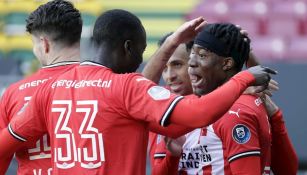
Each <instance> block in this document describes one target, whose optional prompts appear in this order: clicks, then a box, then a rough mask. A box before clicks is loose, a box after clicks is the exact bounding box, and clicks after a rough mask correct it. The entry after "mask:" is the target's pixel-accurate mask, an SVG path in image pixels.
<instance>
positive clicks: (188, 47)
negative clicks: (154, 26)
mask: <svg viewBox="0 0 307 175" xmlns="http://www.w3.org/2000/svg"><path fill="white" fill-rule="evenodd" d="M173 33H174V32H170V33H167V34H166V35H164V36H163V37H162V38H161V39H160V40H159V41H158V46H159V47H161V46H162V44H163V43H164V42H165V40H166V38H167V37H169V36H171V35H172V34H173ZM184 44H185V47H186V50H187V52H190V51H191V49H192V47H193V44H194V41H193V40H191V41H189V42H187V43H184Z"/></svg>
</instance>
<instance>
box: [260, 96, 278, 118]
mask: <svg viewBox="0 0 307 175" xmlns="http://www.w3.org/2000/svg"><path fill="white" fill-rule="evenodd" d="M261 100H262V101H263V103H264V105H265V108H266V111H267V113H268V116H269V117H272V116H273V115H274V114H275V113H276V112H277V111H278V110H279V107H278V106H277V105H276V104H275V103H274V102H273V100H272V99H271V98H270V97H269V96H268V95H263V96H262V97H261Z"/></svg>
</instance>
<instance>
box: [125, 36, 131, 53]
mask: <svg viewBox="0 0 307 175" xmlns="http://www.w3.org/2000/svg"><path fill="white" fill-rule="evenodd" d="M124 48H125V53H126V54H129V55H130V56H131V40H126V41H125V43H124Z"/></svg>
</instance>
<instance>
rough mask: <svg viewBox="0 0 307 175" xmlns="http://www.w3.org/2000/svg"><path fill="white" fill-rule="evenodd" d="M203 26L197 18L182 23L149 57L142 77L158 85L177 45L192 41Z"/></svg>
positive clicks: (203, 22)
mask: <svg viewBox="0 0 307 175" xmlns="http://www.w3.org/2000/svg"><path fill="white" fill-rule="evenodd" d="M204 25H205V21H204V19H203V18H201V17H199V18H196V19H193V20H191V21H188V22H186V23H184V24H183V25H181V26H180V27H179V28H178V29H177V30H176V31H175V32H174V33H173V34H172V35H171V36H169V37H167V39H166V40H165V42H164V43H163V44H162V46H161V47H160V48H159V49H158V50H157V51H156V52H155V53H154V55H152V56H151V58H150V60H149V61H148V63H147V64H146V65H145V67H144V69H143V72H142V74H143V75H144V77H146V78H148V79H149V80H152V81H153V82H155V83H158V82H159V80H160V77H161V75H162V72H163V69H164V66H165V65H166V63H167V61H168V60H169V58H170V57H171V56H172V54H173V53H174V51H175V50H176V48H177V47H178V46H179V44H181V43H184V42H188V41H191V40H193V38H194V37H195V36H196V34H197V33H198V32H199V31H200V30H201V29H202V27H203V26H204Z"/></svg>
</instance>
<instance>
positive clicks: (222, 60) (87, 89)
mask: <svg viewBox="0 0 307 175" xmlns="http://www.w3.org/2000/svg"><path fill="white" fill-rule="evenodd" d="M26 27H27V31H28V32H29V33H30V34H31V36H32V40H33V52H34V54H35V56H36V57H37V58H38V60H39V61H40V62H41V64H42V66H43V67H42V68H41V69H40V70H38V72H36V73H35V74H33V75H32V76H30V77H28V78H26V79H24V80H21V81H19V82H17V83H15V84H13V85H11V86H10V87H9V88H8V89H7V90H6V92H5V93H4V95H3V97H2V99H1V103H0V115H1V116H0V129H1V132H0V157H1V158H0V164H1V167H0V173H1V174H4V173H5V172H6V170H7V167H8V165H9V163H10V161H11V159H12V157H13V155H14V153H15V156H16V159H17V161H18V164H19V166H18V174H112V175H113V174H127V175H128V174H135V175H138V174H140V175H143V174H145V168H146V152H147V143H148V132H149V131H152V132H156V133H158V134H162V135H166V136H168V137H166V139H162V140H161V137H160V136H155V135H154V134H153V136H154V137H151V138H153V139H155V137H156V140H155V141H152V140H153V139H151V142H150V147H151V151H150V152H151V154H150V155H151V156H153V157H152V160H153V161H152V162H151V163H152V165H153V167H152V168H153V172H152V173H153V174H155V173H156V174H163V173H164V174H171V173H173V174H178V173H181V174H200V173H211V174H263V173H266V174H269V171H270V166H271V167H272V171H273V172H274V173H275V174H282V173H285V174H289V173H290V174H293V173H295V172H296V170H297V158H296V154H295V152H294V150H293V147H292V145H291V142H290V141H289V138H288V135H287V132H286V129H285V125H284V122H283V119H282V113H281V111H280V110H279V109H278V107H277V106H276V105H275V104H274V103H273V102H272V101H271V100H270V99H269V97H267V96H265V94H263V93H261V92H260V91H263V90H265V89H266V88H267V87H268V86H269V87H273V89H274V88H276V87H275V86H276V84H275V83H274V82H273V83H271V85H269V81H270V74H275V71H273V70H271V69H269V68H267V67H262V66H255V67H251V68H248V69H247V70H245V71H241V69H242V67H243V65H244V64H245V63H247V59H248V56H249V54H250V46H249V43H250V41H249V38H248V37H247V36H246V34H242V33H241V32H240V29H239V28H237V27H236V26H234V25H232V24H219V23H216V24H208V23H207V22H206V21H205V20H204V19H203V18H202V17H199V18H197V19H194V20H191V21H188V22H186V23H184V24H183V25H182V26H180V27H179V28H178V29H177V30H176V31H175V32H174V33H173V34H172V35H170V36H169V37H167V39H166V40H165V42H164V43H163V44H162V45H161V47H160V48H159V49H158V50H157V52H156V53H155V54H154V55H153V56H152V58H151V60H150V61H149V63H148V64H147V66H146V67H145V69H144V71H143V75H141V74H138V73H134V72H135V71H136V69H137V68H138V67H139V65H140V64H141V63H142V61H143V58H142V55H143V52H144V50H145V48H146V32H145V29H144V27H143V26H142V24H141V21H140V20H139V19H138V18H137V17H136V16H135V15H133V14H131V13H130V12H127V11H124V10H118V9H117V10H109V11H106V12H104V13H103V14H102V15H100V16H99V17H98V18H97V20H96V22H95V26H94V29H93V36H92V39H91V41H92V47H91V50H90V51H88V52H90V53H92V55H91V57H88V58H80V37H81V31H82V19H81V15H80V12H79V11H78V10H77V9H75V8H74V7H73V5H72V4H71V3H70V2H67V1H63V0H54V1H50V2H48V3H46V4H43V5H41V6H40V7H39V8H38V9H36V10H35V11H34V12H32V13H31V14H30V16H29V17H28V19H27V26H26ZM191 40H194V44H193V47H192V48H191V49H189V50H188V51H187V53H186V54H187V55H189V54H190V59H189V61H188V59H187V60H185V61H186V62H185V65H184V66H185V67H184V69H182V71H183V72H182V74H184V76H185V80H184V81H185V82H181V80H179V81H177V80H176V77H175V78H172V79H174V80H176V81H174V80H169V84H168V87H161V86H158V85H156V83H157V82H158V79H160V76H161V74H168V73H169V72H170V71H171V70H169V69H168V66H169V65H170V64H169V62H170V61H171V60H172V57H171V56H172V54H173V53H174V54H175V53H176V52H177V50H178V49H180V47H182V45H181V43H185V42H188V41H191ZM169 58H171V59H170V60H169ZM79 61H80V64H79ZM187 62H188V63H187ZM187 65H188V66H187ZM172 66H173V67H174V68H180V66H182V65H180V64H178V62H177V63H174V64H172ZM187 67H189V68H187ZM188 69H189V71H188ZM187 72H188V73H189V76H188V73H187ZM169 74H170V73H169ZM169 76H170V75H169ZM186 78H189V80H187V79H186ZM169 79H171V78H169ZM37 80H41V81H42V82H44V83H42V84H39V85H37V84H33V85H32V84H31V82H34V81H37ZM190 81H191V83H190ZM73 82H75V83H77V82H78V83H81V82H83V85H82V86H81V85H80V86H79V85H78V86H76V84H74V85H72V84H70V85H68V84H67V83H73ZM99 82H100V83H101V85H99ZM102 82H106V84H105V85H102ZM167 82H168V81H167ZM26 83H30V84H31V86H28V88H23V89H20V88H19V87H20V86H22V85H24V84H26ZM183 83H187V84H185V85H187V86H186V87H183V88H182V87H181V85H182V84H183ZM249 86H258V87H254V88H251V89H249V90H247V91H245V90H246V88H248V87H249ZM186 88H187V89H186ZM183 89H184V90H183ZM192 89H193V92H192ZM269 90H270V89H269ZM171 91H172V92H171ZM244 91H245V95H242V93H243V92H244ZM254 91H255V92H254ZM266 91H268V90H266ZM173 92H175V93H177V94H174V93H173ZM183 92H184V93H183ZM250 92H253V93H254V94H256V92H259V93H258V95H262V96H261V98H262V99H260V98H258V97H256V95H247V94H248V93H250ZM192 93H194V94H195V95H189V94H192ZM268 93H269V92H268ZM182 95H189V96H182ZM265 107H266V108H265ZM266 109H267V112H266ZM223 115H225V116H223ZM268 116H269V117H268ZM269 120H270V121H269ZM195 128H200V129H195ZM194 129H195V130H194ZM188 132H189V133H188ZM187 133H188V134H187ZM184 134H187V135H186V138H185V137H183V136H182V137H180V138H179V139H177V140H173V139H170V138H169V137H174V138H175V137H178V136H181V135H184ZM151 135H152V134H151ZM271 137H272V138H271ZM164 140H165V141H166V147H165V146H163V145H162V144H160V143H163V142H164ZM180 142H181V143H180ZM183 142H185V143H184V145H183V146H182V143H183ZM161 145H162V146H161ZM166 148H167V149H168V150H166ZM159 149H161V151H163V152H161V155H162V156H160V157H155V154H156V153H159V152H158V151H159ZM286 149H287V153H288V154H286V155H285V154H283V156H286V157H287V158H285V157H284V159H280V160H278V155H279V153H280V152H283V153H284V151H283V150H286ZM180 155H181V158H180V160H179V157H180ZM192 158H193V160H192ZM188 161H190V162H188ZM289 162H290V164H288V163H289ZM191 163H192V164H193V166H190V165H191ZM284 165H287V166H284ZM290 165H291V166H290ZM188 166H189V167H190V168H191V169H189V167H188ZM286 167H287V168H286Z"/></svg>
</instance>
